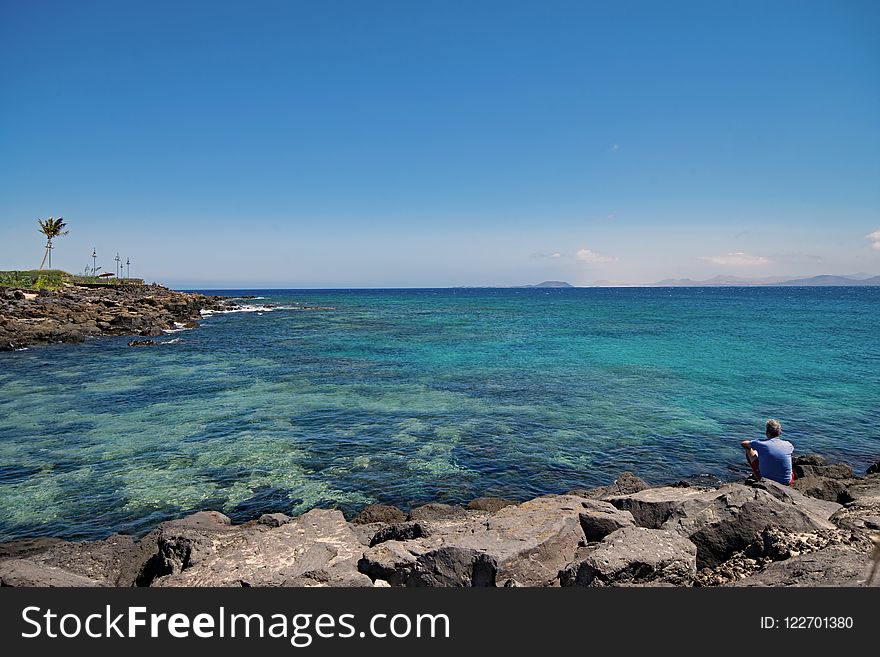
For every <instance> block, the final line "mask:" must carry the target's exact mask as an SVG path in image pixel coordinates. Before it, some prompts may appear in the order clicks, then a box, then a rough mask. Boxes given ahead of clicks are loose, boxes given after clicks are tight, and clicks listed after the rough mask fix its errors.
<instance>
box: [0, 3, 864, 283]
mask: <svg viewBox="0 0 880 657" xmlns="http://www.w3.org/2000/svg"><path fill="white" fill-rule="evenodd" d="M878 28H880V3H878V2H874V1H872V2H853V1H847V0H834V1H830V2H805V1H798V2H767V1H760V2H726V1H725V2H720V1H719V2H713V1H709V0H703V1H699V2H676V1H671V2H614V3H612V2H586V1H572V2H560V1H554V0H541V1H537V0H536V1H534V2H510V1H507V2H500V1H499V2H480V1H464V0H461V1H453V0H447V1H443V2H440V1H430V0H426V1H419V2H412V1H400V2H390V1H381V0H374V1H371V2H363V1H357V0H351V1H341V0H321V1H319V0H313V1H310V2H305V1H299V2H298V1H295V0H289V1H284V2H258V3H246V2H218V1H212V2H204V3H199V2H161V1H151V2H123V3H120V2H90V1H88V0H78V1H77V2H48V1H47V2H44V1H40V2H28V1H25V0H19V1H16V2H13V1H11V0H0V268H32V267H36V266H37V265H38V264H39V261H40V258H41V256H42V251H41V248H42V241H41V239H40V236H39V235H38V234H37V232H36V219H37V218H38V217H46V216H49V215H53V216H58V215H59V214H61V215H63V216H64V217H65V219H66V220H67V221H68V223H69V224H70V229H71V233H70V235H69V236H67V237H64V238H63V239H60V240H59V241H58V243H57V248H56V250H55V253H54V264H55V265H57V266H60V267H63V268H66V269H68V270H73V271H81V270H82V269H83V268H84V267H85V265H86V263H87V262H88V261H89V260H90V258H89V256H90V254H91V251H92V248H93V246H95V247H97V249H98V252H99V260H100V262H99V264H103V265H104V268H105V270H106V269H109V270H111V271H112V270H113V269H114V267H115V264H114V263H113V261H112V259H111V258H112V257H113V256H114V255H115V254H116V252H117V251H119V252H120V253H121V254H122V257H123V258H125V257H130V258H131V259H132V262H133V267H132V275H141V276H145V277H147V278H149V279H151V280H152V279H157V280H162V281H164V282H167V283H169V284H171V285H175V286H179V287H189V286H202V287H205V286H221V287H222V286H228V285H235V286H239V287H247V286H264V285H265V286H277V287H288V286H289V287H300V286H302V287H336V286H343V287H344V286H364V287H373V286H432V285H438V286H443V285H487V284H488V285H507V284H519V283H530V282H537V281H540V280H543V279H564V280H569V281H571V282H573V283H577V284H585V283H590V282H592V281H594V280H597V279H609V280H611V281H614V282H621V283H636V282H644V281H654V280H658V279H660V278H665V277H669V276H675V277H678V276H690V277H698V278H702V277H708V276H712V275H716V274H733V275H741V276H766V275H773V274H793V275H801V274H818V273H841V274H845V273H852V272H856V271H867V272H869V273H880V233H878V234H877V235H876V236H875V237H877V239H876V240H872V239H871V238H870V235H871V234H872V233H874V232H875V231H880V39H878V37H877V35H878ZM875 247H876V248H875Z"/></svg>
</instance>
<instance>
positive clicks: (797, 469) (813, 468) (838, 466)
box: [792, 454, 855, 479]
mask: <svg viewBox="0 0 880 657" xmlns="http://www.w3.org/2000/svg"><path fill="white" fill-rule="evenodd" d="M792 469H793V470H794V476H795V478H796V479H800V478H803V477H828V478H829V479H852V478H853V477H854V476H855V475H854V474H853V471H852V468H851V467H849V466H848V465H845V464H843V463H832V464H829V463H828V462H827V461H826V460H825V459H824V458H823V457H821V456H819V455H818V454H808V455H807V456H799V457H797V458H795V459H793V460H792Z"/></svg>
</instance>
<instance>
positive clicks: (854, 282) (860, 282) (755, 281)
mask: <svg viewBox="0 0 880 657" xmlns="http://www.w3.org/2000/svg"><path fill="white" fill-rule="evenodd" d="M654 285H655V286H657V287H724V286H726V287H738V286H773V285H780V286H790V287H810V286H816V287H834V286H838V287H842V286H859V287H865V286H874V285H880V276H873V275H871V274H863V273H859V274H852V275H847V276H835V275H830V274H824V275H822V276H803V277H793V276H770V277H767V278H740V277H739V276H715V277H714V278H710V279H707V280H705V281H695V280H693V279H692V278H667V279H664V280H662V281H658V282H656V283H654Z"/></svg>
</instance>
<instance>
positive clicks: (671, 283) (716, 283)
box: [654, 276, 792, 287]
mask: <svg viewBox="0 0 880 657" xmlns="http://www.w3.org/2000/svg"><path fill="white" fill-rule="evenodd" d="M791 278H792V277H791V276H768V277H766V278H742V277H740V276H715V277H714V278H710V279H708V280H705V281H695V280H694V279H692V278H667V279H665V280H662V281H658V282H656V283H654V285H657V286H660V287H722V286H728V287H729V286H741V285H773V284H774V283H779V282H781V281H787V280H790V279H791Z"/></svg>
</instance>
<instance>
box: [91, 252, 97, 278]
mask: <svg viewBox="0 0 880 657" xmlns="http://www.w3.org/2000/svg"><path fill="white" fill-rule="evenodd" d="M97 271H98V250H97V249H92V276H94V275H95V274H96V273H97Z"/></svg>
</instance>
